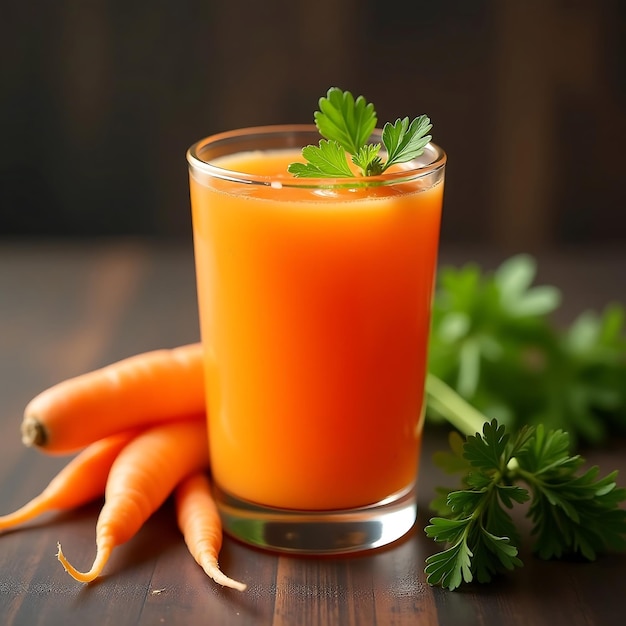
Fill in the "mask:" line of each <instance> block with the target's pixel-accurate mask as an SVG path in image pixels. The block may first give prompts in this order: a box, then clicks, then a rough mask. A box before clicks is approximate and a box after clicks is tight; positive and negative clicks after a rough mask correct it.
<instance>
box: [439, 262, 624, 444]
mask: <svg viewBox="0 0 626 626" xmlns="http://www.w3.org/2000/svg"><path fill="white" fill-rule="evenodd" d="M536 271H537V267H536V262H535V260H534V259H533V258H532V257H531V256H529V255H517V256H514V257H511V258H509V259H507V260H506V261H505V262H504V263H502V264H501V265H500V266H499V267H498V268H497V269H496V270H495V271H494V272H492V273H487V272H482V271H481V270H480V268H479V267H478V266H477V265H475V264H468V265H466V266H464V267H462V268H460V269H455V268H451V267H447V268H442V269H441V270H440V271H439V273H438V281H437V292H436V297H435V300H434V306H433V321H432V330H431V335H430V353H429V371H430V373H431V374H432V375H434V376H437V377H438V378H440V379H442V380H443V381H445V382H446V383H447V384H448V385H450V386H451V387H453V388H454V389H455V391H457V393H459V394H460V395H461V396H462V397H463V398H465V399H466V400H468V401H469V402H470V403H471V404H472V405H473V406H474V407H475V408H477V409H478V410H480V411H481V412H482V413H484V414H485V415H486V416H487V417H488V418H496V419H498V421H499V422H500V423H502V424H505V425H507V426H509V427H513V428H514V427H519V426H521V425H522V424H543V425H544V426H545V427H547V428H562V429H564V430H567V431H568V433H569V435H570V440H571V443H572V446H573V447H576V446H578V445H579V444H581V443H586V444H591V445H599V444H601V443H602V442H603V441H605V440H606V438H607V437H608V436H609V435H610V434H612V433H615V432H621V433H624V432H626V326H625V318H626V315H625V310H624V307H622V306H620V305H617V304H613V305H610V306H608V307H607V308H606V309H605V310H604V311H603V312H602V313H600V314H598V313H595V312H593V311H586V312H584V313H582V314H581V315H580V316H579V317H578V318H576V319H575V320H574V321H573V323H571V325H569V326H568V327H565V328H562V327H559V326H557V325H556V323H555V322H554V321H553V317H552V316H553V314H554V313H555V312H556V311H557V309H558V307H559V305H560V303H561V293H560V291H559V290H558V289H557V288H556V287H553V286H543V285H542V286H534V285H533V281H534V279H535V276H536ZM429 416H430V418H431V419H432V420H433V421H436V420H437V411H436V410H432V411H431V412H430V413H429Z"/></svg>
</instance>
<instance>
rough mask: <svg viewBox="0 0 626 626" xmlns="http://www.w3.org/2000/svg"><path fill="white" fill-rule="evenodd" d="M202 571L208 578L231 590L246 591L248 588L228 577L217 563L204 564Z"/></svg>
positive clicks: (211, 561)
mask: <svg viewBox="0 0 626 626" xmlns="http://www.w3.org/2000/svg"><path fill="white" fill-rule="evenodd" d="M202 569H203V570H204V571H205V573H206V574H207V576H209V578H211V579H212V580H214V581H215V582H216V583H217V584H218V585H222V587H230V588H231V589H237V591H245V590H246V589H247V587H248V585H246V584H245V583H241V582H239V581H238V580H234V579H232V578H230V577H229V576H226V574H224V572H222V570H221V569H220V568H219V565H218V564H217V562H215V561H213V560H210V561H209V562H205V563H203V564H202Z"/></svg>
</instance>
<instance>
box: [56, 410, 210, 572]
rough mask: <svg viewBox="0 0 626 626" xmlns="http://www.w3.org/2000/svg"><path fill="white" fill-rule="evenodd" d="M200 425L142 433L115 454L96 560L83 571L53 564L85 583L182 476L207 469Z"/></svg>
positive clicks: (184, 423)
mask: <svg viewBox="0 0 626 626" xmlns="http://www.w3.org/2000/svg"><path fill="white" fill-rule="evenodd" d="M208 457H209V453H208V443H207V434H206V421H205V420H187V421H178V422H169V423H165V424H159V425H157V426H154V427H151V428H148V429H147V430H145V431H143V432H142V433H140V434H139V435H137V437H135V438H134V439H133V440H132V441H130V443H128V445H127V446H126V447H125V448H124V449H123V450H122V451H121V452H120V453H119V455H118V456H117V458H116V459H115V461H114V462H113V465H112V466H111V471H110V472H109V476H108V479H107V484H106V489H105V493H104V497H105V501H104V505H103V507H102V510H101V511H100V515H99V517H98V522H97V524H96V557H95V560H94V562H93V565H92V566H91V569H89V570H88V571H87V572H84V573H83V572H79V571H78V570H77V569H75V568H74V567H73V566H72V565H70V563H69V562H68V561H67V559H66V558H65V556H64V554H63V552H62V550H61V545H60V544H59V546H58V548H59V551H58V554H57V556H58V559H59V561H61V563H62V564H63V566H64V567H65V569H66V571H67V572H68V573H69V574H70V575H71V576H72V577H73V578H75V579H76V580H78V581H80V582H91V581H92V580H94V579H95V578H97V577H98V576H99V575H100V573H101V572H102V570H103V569H104V566H105V565H106V563H107V561H108V560H109V557H110V555H111V552H112V551H113V549H114V548H115V547H117V546H119V545H121V544H122V543H124V542H126V541H128V540H129V539H131V538H132V537H133V536H134V535H135V534H136V533H137V532H138V531H139V529H140V528H141V526H142V525H143V523H144V522H145V521H146V520H147V519H148V518H149V517H150V515H152V513H154V511H156V510H157V509H158V508H159V507H160V506H161V504H163V502H164V501H165V499H166V498H167V497H168V496H169V495H170V493H171V492H172V491H173V490H174V488H175V487H176V485H177V484H178V483H179V482H180V481H181V480H182V479H183V478H184V477H185V476H187V475H188V474H191V473H192V472H196V471H198V470H201V469H204V468H207V467H208V464H209V458H208Z"/></svg>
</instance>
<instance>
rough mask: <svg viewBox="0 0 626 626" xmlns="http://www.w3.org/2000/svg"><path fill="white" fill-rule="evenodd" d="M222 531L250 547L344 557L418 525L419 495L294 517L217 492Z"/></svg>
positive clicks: (411, 493) (412, 492)
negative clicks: (416, 520) (343, 555)
mask: <svg viewBox="0 0 626 626" xmlns="http://www.w3.org/2000/svg"><path fill="white" fill-rule="evenodd" d="M215 498H216V502H217V505H218V508H219V511H220V514H221V517H222V524H223V527H224V531H225V532H227V533H228V534H229V535H231V536H232V537H234V538H235V539H238V540H240V541H242V542H244V543H247V544H249V545H253V546H256V547H259V548H265V549H268V550H274V551H278V552H291V553H294V554H342V553H347V552H359V551H364V550H371V549H373V548H379V547H381V546H384V545H387V544H389V543H392V542H393V541H396V540H397V539H399V538H400V537H402V536H403V535H405V534H406V533H407V532H408V531H409V530H410V529H411V528H412V527H413V524H414V523H415V519H416V517H417V501H416V497H415V489H414V487H411V488H410V489H408V490H405V491H402V492H401V493H398V494H395V495H394V496H391V497H389V498H387V499H385V500H384V501H382V502H379V503H377V504H373V505H369V506H365V507H361V508H357V509H340V510H331V511H294V510H290V509H277V508H271V507H265V506H260V505H258V504H253V503H251V502H247V501H244V500H240V499H238V498H235V497H234V496H231V495H229V494H227V493H225V492H224V491H221V490H220V489H218V488H216V490H215Z"/></svg>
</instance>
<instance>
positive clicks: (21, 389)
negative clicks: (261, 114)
mask: <svg viewBox="0 0 626 626" xmlns="http://www.w3.org/2000/svg"><path fill="white" fill-rule="evenodd" d="M469 258H477V257H476V256H475V255H474V252H463V251H461V250H457V251H452V252H446V251H444V253H443V255H442V262H443V263H447V262H448V261H450V262H454V263H458V262H463V261H464V260H467V259H469ZM483 258H484V259H485V261H486V263H487V264H493V263H495V262H496V261H497V259H496V258H495V257H491V258H489V257H488V256H485V255H483ZM590 258H593V261H589V259H590ZM602 259H604V261H602ZM625 261H626V256H624V254H621V255H617V254H611V255H608V256H607V255H606V254H605V255H604V256H603V255H595V256H594V257H589V256H585V255H576V256H575V257H568V256H567V255H561V256H558V255H557V256H556V257H552V258H547V259H546V260H545V264H544V270H543V273H544V275H546V276H547V277H554V278H555V279H558V280H559V281H560V284H563V285H565V288H564V290H565V292H566V293H573V292H574V288H575V290H576V296H575V298H573V299H572V300H570V304H569V309H568V311H570V312H571V313H572V314H573V313H575V312H577V311H576V309H577V308H584V306H585V305H586V304H590V305H593V306H598V305H601V304H602V303H603V302H606V301H608V300H610V299H612V298H614V297H615V298H620V297H621V298H623V294H621V293H620V287H619V285H621V282H616V281H618V280H620V278H619V277H620V276H621V268H623V267H625V266H626V263H624V262H625ZM590 267H591V269H590ZM585 268H586V269H585ZM568 281H569V282H568ZM570 289H571V292H570ZM585 294H587V295H585ZM195 307H196V301H195V286H194V274H193V257H192V253H191V250H190V249H189V248H187V247H183V248H176V247H169V248H168V247H163V246H157V245H150V244H147V243H141V242H128V241H126V242H121V243H120V242H111V243H106V242H104V243H101V244H98V245H88V246H82V245H80V246H73V247H70V248H67V247H57V246H46V245H38V246H34V247H32V246H31V247H22V246H17V245H6V244H4V245H0V347H1V352H0V368H1V369H0V372H1V374H2V376H0V397H1V398H2V402H1V403H0V479H1V481H0V512H8V511H9V510H12V509H14V508H16V507H17V506H19V505H20V504H22V503H23V502H25V501H26V500H27V499H29V498H30V497H32V496H34V495H35V494H36V493H37V492H38V491H39V490H40V489H41V488H42V487H43V486H44V485H45V484H46V483H47V481H48V480H49V478H50V477H51V475H52V474H53V473H54V472H55V471H56V470H58V469H59V468H60V467H61V465H62V464H64V463H65V462H66V459H65V458H60V457H50V456H44V455H42V454H40V453H38V452H35V451H33V450H27V449H24V448H23V447H22V446H21V444H20V440H19V428H18V425H19V418H20V415H19V412H20V411H21V408H22V407H23V406H24V405H25V404H26V402H27V400H28V399H30V396H31V395H33V394H34V393H36V392H37V391H39V390H40V389H41V388H42V387H44V386H45V385H47V384H50V383H51V382H55V379H58V378H59V377H62V376H65V375H69V374H71V373H77V371H78V370H84V369H89V368H92V367H96V366H98V365H101V364H104V363H106V362H110V361H112V360H114V359H117V358H121V357H123V356H126V355H128V354H132V353H135V352H139V351H143V350H148V349H151V348H155V347H160V346H168V345H169V346H173V345H177V344H181V343H185V342H187V341H193V340H196V339H197V336H198V330H197V313H196V309H195ZM445 436H446V432H445V431H443V430H442V431H438V430H436V429H434V428H431V429H429V430H427V433H426V437H425V443H424V446H425V450H424V454H423V458H422V468H421V473H420V478H419V496H418V497H419V503H420V515H419V519H418V523H417V524H416V526H415V528H414V529H413V531H412V532H411V533H409V535H408V536H407V537H405V538H404V539H403V540H401V541H399V542H397V543H396V544H394V545H393V546H390V547H387V548H385V549H381V550H377V551H373V552H371V553H368V554H363V555H358V556H350V557H340V558H310V557H302V558H300V557H292V556H277V555H275V554H272V553H268V552H263V551H260V550H256V549H252V548H249V547H246V546H244V545H242V544H240V543H237V542H235V541H233V540H231V539H229V538H228V537H226V538H225V541H224V546H223V549H222V553H221V557H220V561H221V565H222V569H223V570H224V571H225V572H226V573H228V574H229V575H231V576H233V577H234V578H236V579H239V580H243V581H245V582H247V583H248V585H249V588H248V590H247V591H246V592H245V593H238V592H235V591H233V590H229V589H224V588H221V587H219V586H217V585H215V584H214V583H212V581H210V580H209V579H208V578H207V577H206V575H205V574H204V573H203V572H202V570H201V569H200V568H199V567H198V566H197V565H196V563H195V562H194V561H193V559H191V557H190V556H189V554H188V552H187V549H186V547H185V545H184V543H183V541H182V539H181V537H180V535H179V532H178V530H177V527H176V524H175V518H174V511H173V507H172V503H171V501H168V502H167V503H166V504H165V505H164V506H163V507H162V508H161V509H160V510H159V511H158V512H157V513H156V514H155V515H154V516H153V517H152V518H151V519H150V520H149V521H148V523H147V524H146V525H145V526H144V528H143V529H142V530H141V531H140V533H139V534H138V535H137V536H136V537H135V538H134V539H132V540H131V541H129V542H127V543H126V544H124V545H122V546H120V547H119V548H118V549H117V550H116V551H115V552H114V554H113V557H112V558H111V561H110V562H109V564H108V566H107V568H106V570H105V573H104V575H103V576H102V578H101V579H100V580H98V581H97V582H96V583H94V584H91V585H89V586H84V585H81V584H79V583H76V582H75V581H73V580H72V579H70V578H69V576H67V574H66V573H65V572H64V571H63V568H62V567H61V566H60V564H59V563H58V562H57V560H56V558H55V552H56V543H57V541H61V542H62V543H63V546H64V549H65V551H66V552H67V554H68V557H70V558H73V560H75V561H77V562H79V561H81V560H82V561H84V562H85V563H87V562H90V559H91V558H92V557H93V554H94V550H95V545H94V535H95V533H94V530H95V521H96V518H97V515H98V511H99V507H100V504H101V503H99V502H94V503H93V504H91V505H88V506H86V507H83V508H82V509H79V510H77V511H72V512H69V513H64V514H49V515H46V516H45V517H43V518H42V519H41V520H39V521H37V522H33V523H31V524H29V525H27V526H26V527H24V528H22V529H20V530H17V531H14V532H8V533H5V534H4V535H3V536H2V537H0V567H1V570H0V624H3V625H6V626H38V625H41V626H57V625H58V626H73V625H76V626H78V625H80V626H84V625H85V624H98V625H99V626H100V625H102V626H109V625H110V626H135V625H154V624H156V625H158V624H168V625H177V624H182V625H186V624H191V625H195V624H227V625H230V624H234V625H237V626H253V625H254V626H265V625H267V626H287V625H288V626H292V625H296V626H299V625H302V626H322V625H323V626H333V625H337V626H369V625H377V626H383V625H384V626H388V625H389V626H405V625H407V626H408V625H409V624H423V625H426V626H455V625H456V624H462V625H464V626H472V625H476V626H491V625H493V626H496V625H497V626H501V625H503V624H506V625H507V626H509V625H511V626H528V625H529V624H532V625H533V626H565V625H568V626H591V625H594V626H595V625H599V626H613V625H617V624H618V623H621V619H620V618H618V617H617V615H616V611H618V610H619V607H620V606H621V603H622V599H623V596H624V592H626V556H625V555H609V556H605V557H602V558H601V559H599V560H598V561H597V562H595V563H591V564H583V563H575V562H549V563H544V562H540V561H538V560H537V559H536V558H535V557H533V556H532V555H531V554H530V553H528V551H527V550H526V551H525V552H524V553H523V554H522V557H523V560H524V562H525V567H524V568H522V569H520V570H518V571H516V572H515V573H513V574H511V575H509V576H506V577H503V578H501V579H499V580H498V581H496V582H494V583H493V584H491V585H488V586H481V585H470V586H468V587H466V588H464V589H462V590H460V591H457V592H454V593H450V592H447V591H443V590H441V589H438V588H432V587H430V586H429V585H427V584H426V582H425V576H424V573H423V568H424V560H425V559H426V557H427V556H428V555H429V554H431V553H432V552H434V551H435V550H436V547H435V546H434V544H433V543H432V542H430V541H429V540H428V539H427V538H426V537H425V535H424V533H423V528H424V526H425V525H426V524H427V522H428V517H429V512H428V502H429V501H430V499H431V498H432V497H433V495H434V489H435V486H436V485H438V484H446V483H447V482H448V481H447V480H446V478H445V477H443V476H442V475H441V474H440V473H439V472H438V470H436V469H435V468H434V467H433V465H432V463H431V456H432V453H433V452H434V451H435V450H436V449H440V448H442V447H443V446H445ZM589 452H590V454H589V456H588V459H589V461H590V462H593V463H598V464H600V466H601V467H602V468H605V469H606V471H609V469H614V468H617V469H619V470H620V471H621V476H622V477H623V476H625V475H626V454H625V452H626V442H623V441H613V442H611V444H610V445H609V446H607V447H606V448H605V449H602V450H594V451H589Z"/></svg>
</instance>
